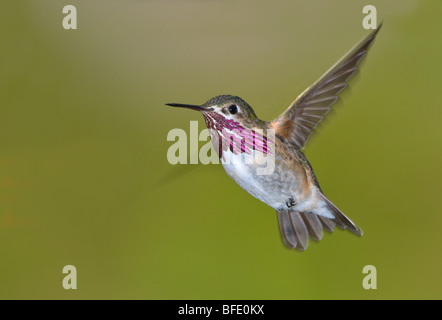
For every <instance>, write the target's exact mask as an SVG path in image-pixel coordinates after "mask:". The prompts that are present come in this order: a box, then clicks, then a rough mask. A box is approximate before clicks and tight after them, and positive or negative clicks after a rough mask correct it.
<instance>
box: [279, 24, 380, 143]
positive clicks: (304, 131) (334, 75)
mask: <svg viewBox="0 0 442 320" xmlns="http://www.w3.org/2000/svg"><path fill="white" fill-rule="evenodd" d="M381 26H382V24H381V25H379V27H378V28H377V29H376V30H374V31H373V32H372V33H371V34H369V35H368V36H367V37H366V38H365V39H364V40H362V41H361V42H360V43H359V44H357V45H356V46H355V47H354V48H353V49H352V50H350V51H349V52H348V53H347V54H346V55H344V57H343V58H341V60H339V61H338V62H337V63H336V64H335V65H334V66H333V67H331V68H330V69H329V70H328V71H327V72H326V73H325V74H324V75H323V76H322V77H321V78H320V79H319V80H318V81H316V82H315V83H314V84H313V85H312V86H310V87H309V88H307V90H305V91H304V92H303V93H302V94H301V95H300V96H298V97H297V98H296V100H295V101H293V103H292V104H291V105H290V107H289V108H288V109H287V110H286V111H285V112H284V113H283V114H282V115H281V116H279V117H278V118H276V119H275V120H274V121H272V122H271V127H272V128H273V129H274V130H275V131H276V134H278V135H279V136H281V137H283V138H285V139H288V140H291V141H292V142H293V143H294V144H295V145H296V146H297V147H298V148H303V147H304V145H305V143H306V142H307V140H308V139H309V137H310V136H311V135H312V134H313V131H314V129H315V128H316V127H317V126H318V125H319V123H320V122H321V121H322V119H324V117H325V115H326V114H327V113H328V112H329V111H330V109H331V106H332V105H333V104H334V103H335V102H336V100H338V94H339V93H340V92H341V91H342V90H344V89H345V87H346V86H347V81H348V80H349V79H350V78H351V77H352V75H353V74H354V73H355V72H356V70H357V68H358V64H359V63H360V62H361V60H362V58H363V57H364V56H365V54H366V53H367V50H368V48H369V47H370V46H371V44H372V43H373V41H374V39H375V37H376V34H377V33H378V31H379V30H380V28H381Z"/></svg>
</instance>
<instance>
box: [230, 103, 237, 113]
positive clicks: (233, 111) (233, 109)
mask: <svg viewBox="0 0 442 320" xmlns="http://www.w3.org/2000/svg"><path fill="white" fill-rule="evenodd" d="M229 112H230V114H236V113H238V107H237V106H235V105H234V104H232V105H231V106H229Z"/></svg>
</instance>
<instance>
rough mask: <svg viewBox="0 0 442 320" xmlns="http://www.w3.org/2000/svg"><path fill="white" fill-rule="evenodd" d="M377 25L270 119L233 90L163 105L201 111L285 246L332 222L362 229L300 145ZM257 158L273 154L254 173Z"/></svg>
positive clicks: (237, 177) (233, 172) (300, 246)
mask: <svg viewBox="0 0 442 320" xmlns="http://www.w3.org/2000/svg"><path fill="white" fill-rule="evenodd" d="M381 26H382V24H381V25H379V26H378V28H377V29H375V30H374V31H372V32H371V33H370V34H369V35H367V36H366V37H365V38H364V39H363V40H362V41H360V42H359V43H358V44H357V45H356V46H355V47H353V48H352V49H351V50H350V51H348V52H347V53H346V54H345V55H344V56H343V57H342V58H341V59H340V60H339V61H338V62H337V63H336V64H335V65H333V66H332V67H331V68H330V69H329V70H328V71H327V72H326V73H325V74H324V75H322V76H321V77H320V78H319V79H318V80H317V81H316V82H315V83H313V85H311V86H310V87H308V88H307V89H306V90H305V91H304V92H302V93H301V94H300V95H299V96H298V97H297V98H296V99H295V100H294V101H293V102H292V103H291V104H290V106H289V107H288V108H287V109H286V111H285V112H283V113H282V114H281V115H280V116H279V117H277V118H276V119H274V120H273V121H263V120H261V119H259V118H258V117H257V116H256V114H255V112H254V111H253V109H252V107H251V106H250V105H249V104H247V102H245V101H244V100H243V99H241V98H240V97H238V96H233V95H219V96H216V97H214V98H212V99H210V100H208V101H207V102H206V103H204V104H202V105H192V104H182V103H167V104H166V105H168V106H172V107H181V108H187V109H192V110H196V111H200V112H201V113H202V115H203V116H204V119H205V122H206V125H207V128H208V129H209V132H210V137H211V141H212V144H213V146H214V149H215V151H216V152H217V154H218V156H219V158H220V159H221V163H222V165H223V167H224V169H225V171H226V173H227V175H228V176H229V177H230V178H232V179H233V180H234V181H235V182H236V183H238V184H239V185H240V186H241V187H242V188H243V189H244V190H245V191H247V192H248V193H250V194H251V195H252V196H254V197H255V198H257V199H259V200H261V201H262V202H264V203H266V204H267V205H269V206H270V207H272V208H273V209H275V210H276V212H277V218H278V222H279V229H280V233H281V236H282V240H283V243H284V244H285V245H286V246H287V247H288V248H291V249H297V250H300V251H304V250H305V249H306V248H307V247H308V242H309V238H312V239H313V240H315V241H320V240H321V239H322V237H323V231H324V230H325V231H327V232H333V231H334V229H335V226H338V227H340V228H341V229H347V230H349V231H351V232H352V233H354V234H356V235H357V236H362V234H363V232H362V230H361V229H360V228H359V227H358V226H357V225H356V224H355V223H354V222H353V221H352V220H350V219H349V218H348V217H347V216H346V215H345V214H344V213H342V211H341V210H339V209H338V208H337V207H336V206H335V205H334V204H333V203H332V202H331V201H330V200H329V199H328V198H327V197H326V196H325V195H324V192H323V191H322V189H321V187H320V186H319V182H318V180H317V178H316V175H315V173H314V171H313V168H312V166H311V165H310V163H309V161H308V160H307V158H306V156H305V155H304V153H303V152H302V150H303V148H304V146H305V144H306V142H307V141H308V140H309V138H310V136H311V135H312V134H313V133H314V131H315V129H316V128H317V126H318V125H319V124H320V123H321V121H322V120H323V119H324V117H325V116H326V115H327V113H328V112H329V111H330V110H331V107H332V105H333V104H334V103H335V102H336V101H337V100H338V97H339V94H340V93H341V92H342V91H343V90H344V89H345V88H346V87H347V84H348V80H349V79H350V78H351V77H352V76H353V75H354V73H355V72H356V71H357V69H358V65H359V64H360V62H361V60H362V59H363V58H364V56H365V55H366V54H367V50H368V49H369V47H370V46H371V45H372V43H373V42H374V40H375V37H376V35H377V33H378V31H379V30H380V28H381ZM271 133H272V134H271ZM263 158H266V160H267V161H268V160H271V161H273V167H272V170H271V172H270V173H267V174H259V170H260V169H263V165H264V164H263V163H264V161H263Z"/></svg>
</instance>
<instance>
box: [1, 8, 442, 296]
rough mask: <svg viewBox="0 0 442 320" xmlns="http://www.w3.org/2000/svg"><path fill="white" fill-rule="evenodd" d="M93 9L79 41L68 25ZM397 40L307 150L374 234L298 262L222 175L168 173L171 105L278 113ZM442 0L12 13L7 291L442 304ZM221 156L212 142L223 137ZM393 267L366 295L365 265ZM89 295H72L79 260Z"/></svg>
mask: <svg viewBox="0 0 442 320" xmlns="http://www.w3.org/2000/svg"><path fill="white" fill-rule="evenodd" d="M68 4H71V5H75V6H76V8H77V15H78V29H77V30H64V29H63V27H62V20H63V17H64V16H65V15H64V14H62V9H63V7H64V6H65V5H68ZM366 4H372V5H375V6H376V8H377V11H378V19H379V21H381V20H384V27H383V29H382V31H381V32H380V33H379V35H378V38H377V40H376V42H375V44H374V46H373V47H372V49H371V50H370V52H369V54H368V57H367V59H366V60H365V61H364V63H363V64H362V68H361V72H360V73H359V75H358V77H357V78H356V79H355V80H354V81H352V83H351V87H350V88H349V89H347V90H346V91H347V92H345V93H344V94H343V99H342V100H341V101H340V102H339V103H338V104H337V105H336V106H335V110H336V112H334V113H333V114H332V115H330V117H329V118H328V119H327V121H326V123H325V124H323V125H321V127H320V129H319V130H318V131H319V134H318V135H317V136H316V137H315V138H314V139H312V140H311V141H310V142H309V144H308V146H307V148H306V150H305V152H306V155H307V156H308V157H309V159H310V161H311V164H312V166H313V168H315V171H316V174H317V176H318V178H319V181H320V183H321V186H322V188H323V189H324V191H325V193H326V194H327V195H328V196H329V198H330V199H332V201H333V202H334V203H335V204H336V205H337V206H338V207H339V208H341V209H342V210H343V212H345V213H346V214H347V215H348V216H349V217H351V219H353V220H354V221H355V222H357V223H358V224H359V225H360V226H361V228H362V229H363V230H364V232H365V235H364V236H363V237H362V238H358V237H355V236H353V235H352V234H351V233H349V232H346V231H341V230H339V229H337V230H336V231H335V232H334V233H333V234H328V233H327V234H326V235H325V236H324V239H323V240H322V241H321V242H320V243H315V242H313V241H311V243H310V246H309V248H308V250H307V251H305V252H303V253H300V252H297V251H291V250H289V249H286V248H285V247H284V246H283V244H282V241H281V238H280V235H279V229H278V226H277V219H276V214H275V212H274V210H273V209H271V208H270V207H267V206H266V205H265V204H263V203H261V202H259V201H258V200H256V199H254V198H253V197H252V196H250V195H249V194H247V193H246V192H245V191H243V190H242V189H241V188H240V187H239V186H237V185H236V184H235V183H234V182H233V181H232V180H230V179H229V178H228V177H227V175H226V174H225V173H224V170H223V168H222V167H221V166H220V165H207V166H204V165H177V166H172V165H170V164H169V163H168V162H167V157H166V155H167V150H168V148H169V147H170V146H171V145H172V142H168V141H167V140H166V137H167V133H168V132H169V130H171V129H173V128H182V129H185V130H186V131H188V130H189V121H190V120H198V121H199V127H200V129H203V128H204V122H203V118H202V116H201V115H200V114H198V113H195V112H191V111H187V110H178V109H172V108H168V107H165V106H164V103H166V102H183V103H194V104H197V103H203V102H205V101H206V100H208V99H209V98H211V97H212V96H215V95H218V94H234V95H239V96H241V97H242V98H244V99H245V100H246V101H247V102H249V103H250V104H251V105H252V106H253V107H254V109H255V111H256V113H257V114H258V116H259V117H261V118H262V119H265V120H269V119H273V118H274V117H276V116H277V115H279V114H280V113H281V112H282V111H283V110H284V109H285V108H286V107H287V106H288V105H289V103H290V102H291V101H292V100H293V99H294V98H295V97H296V96H297V95H298V94H299V93H300V92H301V91H303V90H304V89H305V88H306V87H307V86H309V85H310V84H311V83H313V81H315V80H316V79H317V78H318V77H319V76H320V75H322V73H323V72H325V71H326V70H327V69H328V68H329V67H330V66H331V65H332V64H334V63H335V62H336V61H337V60H338V59H339V58H340V57H341V56H342V55H343V54H344V53H345V52H346V51H347V50H349V49H350V48H351V47H352V46H353V45H354V44H356V43H357V42H358V41H359V40H360V39H362V38H363V37H364V36H365V35H366V34H368V32H369V31H367V30H364V29H363V28H362V24H361V22H362V19H363V17H364V15H363V14H362V7H363V6H364V5H366ZM441 11H442V2H441V1H418V0H397V1H370V2H369V3H367V1H354V0H346V1H288V0H287V1H283V0H281V1H251V0H250V1H234V0H231V1H215V0H213V1H196V0H193V1H190V0H188V1H184V0H180V1H159V0H158V1H140V0H139V1H135V0H132V1H123V0H120V1H110V0H106V1H104V0H101V1H98V0H97V1H86V0H84V1H80V0H69V1H68V0H66V1H59V0H40V1H31V0H28V1H25V0H17V1H8V2H5V1H4V2H3V3H2V4H1V10H0V38H1V39H2V40H1V46H0V254H1V258H0V259H1V260H0V298H2V299H15V298H25V299H35V298H40V299H48V298H52V299H79V298H82V299H347V298H348V299H424V298H425V299H426V298H437V299H440V298H442V294H441V288H442V276H441V272H440V271H441V262H442V256H441V252H442V246H441V240H442V236H441V227H442V218H441V211H442V210H441V209H442V206H441V202H440V198H439V197H440V195H441V179H442V176H441V162H442V149H441V139H442V130H441V119H442V117H441V116H442V114H441V102H442V101H441V89H440V85H441V71H442V70H441V69H442V68H441V66H442V63H441V52H442V47H441V38H440V35H441V27H442V25H441V19H440V12H441ZM203 144H204V143H203ZM368 264H370V265H374V266H375V267H376V268H377V272H378V279H377V285H378V289H377V290H368V291H367V290H364V289H363V287H362V279H363V277H364V274H362V268H363V267H364V266H365V265H368ZM65 265H74V266H75V267H76V268H77V271H78V289H77V290H65V289H63V287H62V280H63V277H64V276H65V275H64V274H62V269H63V266H65Z"/></svg>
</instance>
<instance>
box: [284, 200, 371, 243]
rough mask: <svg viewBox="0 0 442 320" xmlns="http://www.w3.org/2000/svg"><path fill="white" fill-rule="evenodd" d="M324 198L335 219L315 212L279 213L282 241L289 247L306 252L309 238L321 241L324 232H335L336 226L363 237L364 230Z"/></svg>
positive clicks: (285, 211) (287, 211) (289, 211)
mask: <svg viewBox="0 0 442 320" xmlns="http://www.w3.org/2000/svg"><path fill="white" fill-rule="evenodd" d="M322 197H323V200H324V202H325V203H326V205H327V208H328V209H329V211H330V213H331V214H333V216H334V218H326V217H324V216H321V215H318V214H315V213H313V212H298V211H291V210H281V211H278V221H279V228H280V230H281V235H282V240H283V241H284V244H285V245H286V246H287V247H289V248H291V249H298V250H301V251H304V250H305V249H307V246H308V240H309V237H311V238H312V239H313V240H316V241H320V240H321V239H322V236H323V230H326V231H328V232H333V230H334V229H335V226H338V227H340V228H341V229H348V230H350V231H351V232H353V233H354V234H356V235H358V236H362V234H363V232H362V230H361V229H360V228H359V227H358V226H357V225H356V224H355V223H354V222H353V221H351V220H350V219H349V218H347V216H346V215H345V214H343V213H342V212H341V211H340V210H339V209H338V208H337V207H336V206H335V205H334V204H333V203H332V202H331V201H330V200H328V199H327V197H326V196H324V195H322Z"/></svg>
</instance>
